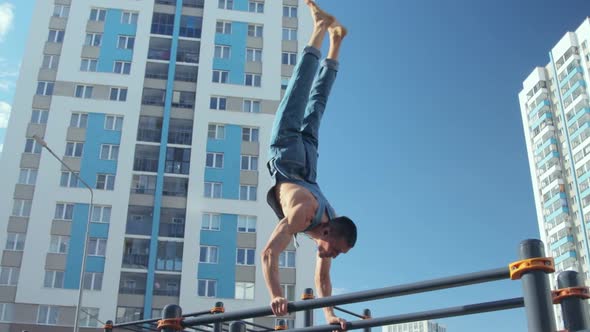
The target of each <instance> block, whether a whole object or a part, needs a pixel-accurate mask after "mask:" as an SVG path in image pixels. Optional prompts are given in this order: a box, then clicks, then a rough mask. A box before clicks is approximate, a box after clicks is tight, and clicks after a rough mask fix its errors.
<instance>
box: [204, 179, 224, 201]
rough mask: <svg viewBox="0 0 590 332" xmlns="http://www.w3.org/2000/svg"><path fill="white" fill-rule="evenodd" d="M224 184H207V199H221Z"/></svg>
mask: <svg viewBox="0 0 590 332" xmlns="http://www.w3.org/2000/svg"><path fill="white" fill-rule="evenodd" d="M221 191H222V184H221V183H220V182H205V197H209V198H221Z"/></svg>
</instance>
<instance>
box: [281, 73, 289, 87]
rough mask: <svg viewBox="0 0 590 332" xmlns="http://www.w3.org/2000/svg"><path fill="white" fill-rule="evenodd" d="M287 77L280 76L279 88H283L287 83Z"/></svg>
mask: <svg viewBox="0 0 590 332" xmlns="http://www.w3.org/2000/svg"><path fill="white" fill-rule="evenodd" d="M289 79H290V78H289V77H285V76H282V77H281V89H283V90H285V89H286V88H287V86H288V85H289Z"/></svg>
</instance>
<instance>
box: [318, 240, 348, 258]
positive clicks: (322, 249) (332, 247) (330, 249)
mask: <svg viewBox="0 0 590 332" xmlns="http://www.w3.org/2000/svg"><path fill="white" fill-rule="evenodd" d="M348 250H350V247H349V246H348V244H347V243H346V240H345V239H344V238H341V237H339V238H333V237H328V238H327V239H325V240H319V241H318V256H319V257H321V258H336V257H337V256H338V255H340V254H345V253H347V252H348Z"/></svg>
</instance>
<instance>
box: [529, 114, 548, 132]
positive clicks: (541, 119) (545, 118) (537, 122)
mask: <svg viewBox="0 0 590 332" xmlns="http://www.w3.org/2000/svg"><path fill="white" fill-rule="evenodd" d="M552 119H553V114H551V112H546V113H543V115H541V116H539V118H538V119H536V120H535V121H534V122H533V123H532V124H531V130H534V129H535V128H538V127H539V126H540V125H541V123H543V122H544V121H552Z"/></svg>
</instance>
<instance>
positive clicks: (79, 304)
mask: <svg viewBox="0 0 590 332" xmlns="http://www.w3.org/2000/svg"><path fill="white" fill-rule="evenodd" d="M33 138H34V139H35V141H37V143H38V144H40V145H41V146H42V147H44V148H45V149H46V150H47V151H49V153H51V155H52V156H53V157H54V158H55V159H57V161H59V162H60V163H61V164H62V165H63V166H64V167H65V168H66V169H67V170H68V171H70V173H71V174H73V175H74V176H75V177H76V179H77V180H78V181H80V182H81V183H82V184H83V185H84V186H85V187H86V188H87V189H88V190H89V191H90V206H89V207H88V220H87V222H86V232H85V235H84V247H83V249H82V268H81V269H80V282H79V284H78V304H77V305H76V314H75V316H74V332H78V331H79V326H78V325H79V320H80V307H81V306H82V288H83V287H82V286H83V280H84V270H85V269H86V247H87V246H88V231H89V228H90V218H91V216H92V208H93V203H94V192H93V191H92V188H91V187H90V186H89V185H88V183H86V181H84V180H82V178H80V177H79V176H78V174H76V173H75V172H74V171H73V170H72V169H71V168H70V167H69V166H68V165H67V164H66V163H65V162H64V161H63V160H61V158H59V157H58V156H57V155H56V154H55V153H54V152H53V151H52V150H51V148H49V146H48V145H47V142H45V141H44V140H43V139H42V138H41V137H39V136H37V135H33Z"/></svg>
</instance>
